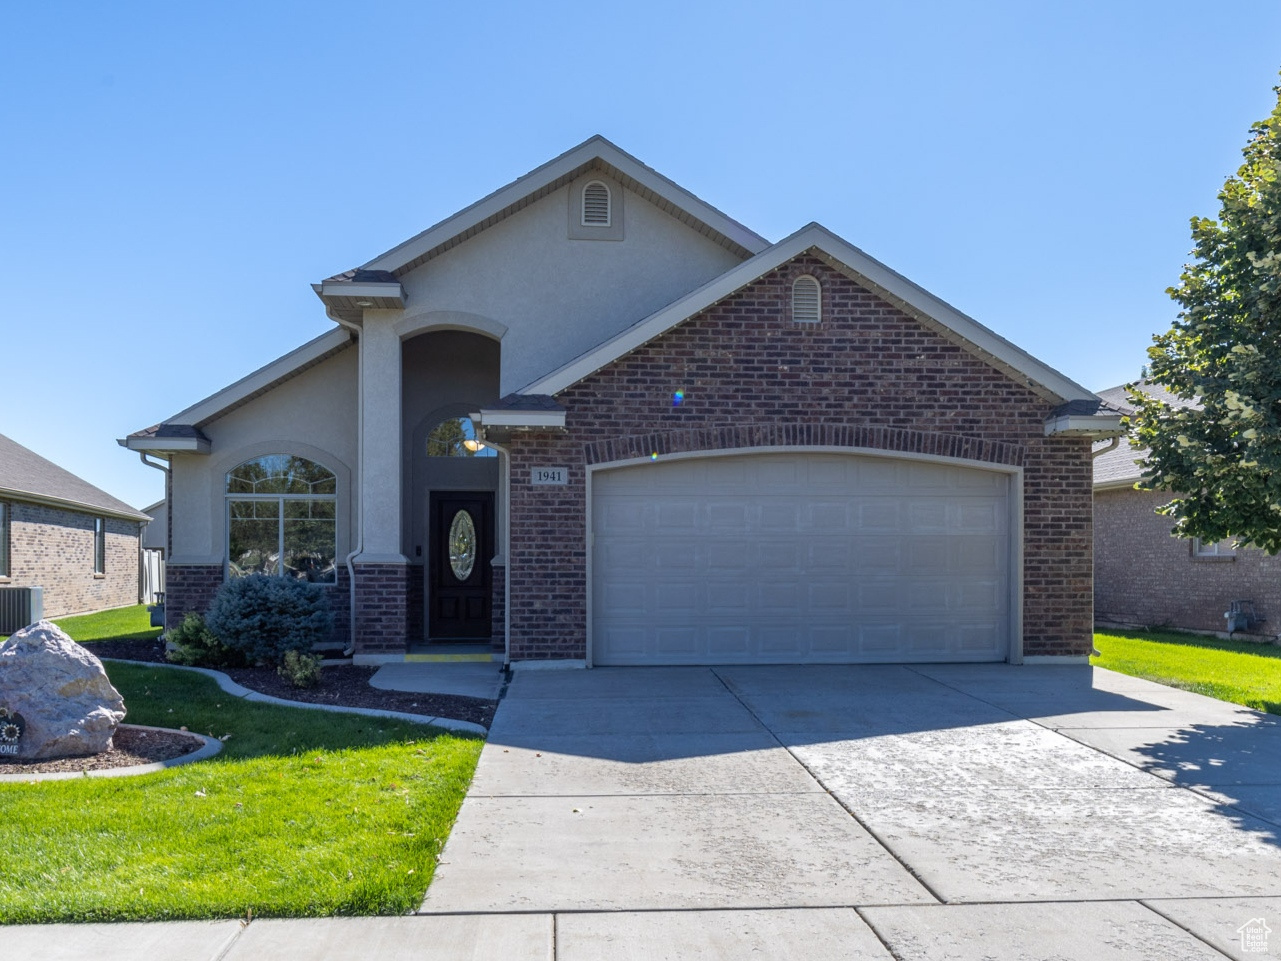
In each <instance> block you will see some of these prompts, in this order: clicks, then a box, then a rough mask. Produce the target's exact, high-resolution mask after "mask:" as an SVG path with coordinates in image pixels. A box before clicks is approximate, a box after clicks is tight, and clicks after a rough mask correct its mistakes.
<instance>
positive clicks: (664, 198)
mask: <svg viewBox="0 0 1281 961" xmlns="http://www.w3.org/2000/svg"><path fill="white" fill-rule="evenodd" d="M588 170H601V171H603V172H604V173H606V174H607V175H609V176H610V177H612V178H613V179H615V180H617V181H618V182H619V183H621V184H622V185H623V186H624V187H626V188H627V189H628V190H631V191H632V192H634V193H636V194H639V195H640V196H641V197H643V198H645V199H646V200H648V201H649V202H650V203H653V204H655V205H656V206H658V207H660V208H661V209H663V210H665V211H666V212H667V213H669V214H671V215H672V216H673V217H676V218H677V219H678V220H680V221H682V222H683V223H685V224H686V225H688V226H690V227H692V228H694V229H695V230H697V231H698V232H699V233H701V234H703V235H704V236H706V237H709V238H711V239H712V240H714V241H716V242H717V243H719V244H720V245H721V246H723V247H725V248H726V249H728V250H731V251H734V252H735V253H737V254H738V255H739V256H742V257H748V256H750V255H752V254H755V253H758V252H760V251H762V250H764V249H765V248H766V247H768V246H769V241H768V240H766V239H765V238H764V237H762V236H761V235H760V234H758V233H756V232H755V231H753V230H749V229H748V228H747V227H745V226H743V225H742V224H740V223H739V222H738V221H737V220H734V219H733V218H732V217H729V216H726V215H725V214H723V213H721V211H719V210H717V209H716V208H715V207H713V206H712V205H711V204H709V203H706V202H704V201H702V200H700V199H699V198H697V197H695V196H694V195H693V194H692V193H690V192H689V191H688V190H686V189H685V188H684V187H681V186H680V185H678V184H675V183H673V182H672V181H670V180H668V179H667V178H666V177H664V176H663V175H662V174H660V173H659V172H658V171H656V170H654V169H652V168H650V167H647V166H645V165H644V164H643V163H641V162H640V161H639V160H637V159H636V158H635V157H633V156H632V155H631V154H629V153H627V152H626V151H625V150H621V149H619V148H618V147H617V146H615V145H614V144H612V143H610V142H609V141H608V140H606V139H605V138H604V137H602V136H600V135H599V134H598V135H597V136H595V137H591V138H589V139H587V140H584V141H583V142H582V143H580V144H579V145H578V146H577V147H574V148H572V149H570V150H567V151H565V153H563V154H561V155H560V156H559V157H556V158H555V159H553V160H549V161H548V162H547V163H545V164H543V165H542V166H541V167H538V168H536V169H534V170H531V171H530V172H529V173H527V174H525V176H523V177H518V178H517V179H516V180H513V181H512V182H511V183H509V184H508V185H507V186H505V187H500V188H499V189H498V190H495V191H494V192H493V193H492V194H490V195H489V196H488V197H485V198H483V199H481V200H478V201H476V203H474V204H472V205H471V206H470V207H466V208H464V209H463V210H460V211H459V212H458V213H456V214H454V215H453V216H451V217H447V218H445V219H444V220H442V221H441V222H440V223H438V224H436V225H435V226H434V227H428V228H427V229H426V230H424V231H423V232H422V233H420V234H418V235H417V236H414V237H411V238H410V239H409V240H406V241H405V242H404V243H402V244H398V245H396V246H395V247H393V248H392V249H391V250H389V251H387V252H386V253H384V254H380V255H379V256H377V257H375V258H374V259H373V260H371V261H369V262H368V263H367V264H364V265H363V266H362V267H361V268H360V269H361V270H364V271H386V272H388V273H390V274H392V275H393V276H395V277H400V276H403V275H404V274H406V273H408V272H409V271H411V270H413V269H414V268H415V267H417V266H419V265H420V264H422V263H425V262H426V261H428V260H430V259H431V258H432V257H435V256H436V255H437V254H440V253H443V252H444V251H446V250H448V249H449V248H451V247H455V246H457V245H458V244H460V243H462V242H463V241H464V240H466V239H468V238H469V237H471V236H473V235H475V234H477V233H479V232H480V231H482V230H484V229H485V228H486V227H488V226H490V225H491V224H494V223H497V222H498V221H500V220H502V219H504V218H506V217H509V216H511V215H512V214H514V213H516V212H517V211H518V210H520V209H522V208H523V207H527V206H529V205H530V204H532V203H534V202H535V201H536V200H541V199H542V198H543V197H545V196H547V195H548V194H550V193H552V192H554V191H556V190H559V189H560V188H561V187H563V186H564V185H565V184H567V183H569V182H570V181H572V180H574V179H575V178H577V177H579V176H581V175H582V174H583V173H585V172H586V171H588ZM343 276H344V275H342V274H340V275H338V276H337V277H331V278H329V281H339V280H341V279H342V278H343ZM329 281H327V282H329Z"/></svg>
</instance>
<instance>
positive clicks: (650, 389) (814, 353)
mask: <svg viewBox="0 0 1281 961" xmlns="http://www.w3.org/2000/svg"><path fill="white" fill-rule="evenodd" d="M802 273H810V274H813V275H814V276H816V277H817V278H818V279H819V281H820V283H821V284H822V287H823V314H824V317H823V322H822V323H821V324H817V325H812V324H808V325H797V324H794V323H792V321H791V318H790V296H791V283H792V281H793V279H794V278H795V277H797V276H799V275H800V274H802ZM677 390H680V391H683V394H684V399H683V402H682V403H681V404H680V405H679V406H674V405H673V403H672V398H673V393H674V392H675V391H677ZM557 400H558V401H559V402H560V403H561V404H562V405H563V406H564V407H565V408H566V411H567V415H566V425H567V430H566V432H565V433H563V434H550V433H548V434H538V433H519V432H518V433H515V434H514V435H513V437H512V439H511V441H510V445H509V448H510V451H511V478H512V482H511V553H510V555H509V568H508V572H507V576H508V578H509V579H510V582H511V608H510V610H509V611H507V612H506V614H507V617H509V618H510V624H511V636H512V657H513V659H516V660H522V659H543V658H566V657H568V658H582V657H584V656H585V655H586V629H587V612H586V598H587V550H588V548H587V537H586V533H587V532H586V526H585V525H586V508H587V503H586V498H587V491H586V466H587V465H588V464H589V463H602V462H608V461H612V460H620V459H626V458H631V457H647V456H650V455H651V454H653V453H657V454H658V455H659V456H660V457H661V456H662V455H664V454H669V453H676V452H687V451H703V450H707V451H710V450H724V449H733V448H743V447H748V448H751V447H760V448H774V449H777V448H779V447H788V446H798V445H831V446H841V447H850V448H851V449H858V448H873V449H879V450H891V451H904V452H914V453H932V454H940V455H943V456H955V457H964V458H969V459H974V460H981V461H988V462H990V463H996V464H1003V465H1014V466H1022V468H1023V471H1024V475H1023V476H1024V485H1023V497H1024V501H1023V506H1024V531H1025V534H1024V544H1023V571H1024V600H1023V604H1024V609H1023V628H1024V631H1023V633H1024V637H1023V642H1024V643H1023V646H1024V653H1025V654H1027V655H1082V654H1086V653H1088V652H1089V651H1090V648H1091V641H1092V621H1093V617H1092V611H1091V596H1092V587H1091V566H1092V555H1091V538H1092V531H1091V517H1092V514H1091V495H1092V478H1091V464H1090V458H1089V441H1088V440H1086V439H1084V438H1069V437H1049V438H1047V437H1045V436H1044V428H1043V423H1044V419H1045V417H1046V415H1047V414H1048V413H1049V411H1050V408H1051V406H1052V405H1051V403H1050V402H1049V401H1046V400H1044V399H1043V398H1041V397H1039V396H1038V395H1036V394H1035V393H1034V392H1032V391H1031V390H1030V389H1028V388H1027V387H1024V386H1021V385H1020V384H1018V383H1016V382H1015V381H1014V380H1012V379H1011V378H1010V377H1008V376H1007V375H1005V374H1003V373H1002V372H1000V371H998V370H997V369H995V368H993V367H991V366H989V365H987V364H985V363H983V362H982V361H981V360H979V359H978V358H976V357H974V356H973V355H972V354H970V353H969V352H968V351H966V350H965V349H963V348H962V347H959V346H957V345H956V344H953V343H951V342H950V341H948V340H946V339H945V338H944V337H942V336H941V335H939V334H937V333H935V332H933V331H932V330H930V329H928V328H926V327H925V326H923V325H922V324H921V323H919V322H917V321H916V320H914V319H912V318H910V317H908V316H906V315H905V314H903V313H902V312H901V311H899V310H898V309H897V308H895V307H893V306H892V305H890V304H889V303H887V302H885V301H883V300H881V299H880V298H878V297H876V296H875V295H873V294H872V293H870V292H868V291H867V290H865V289H864V288H862V287H860V286H859V285H857V284H856V283H855V282H854V281H852V280H850V279H849V278H847V277H846V276H845V275H843V274H841V273H838V272H837V271H835V270H833V269H831V268H829V267H828V266H827V265H826V264H824V263H823V262H821V261H819V260H817V259H814V258H810V257H801V258H798V259H797V260H796V261H793V262H792V263H790V264H786V265H784V266H782V267H780V268H779V269H777V270H775V271H772V272H771V273H769V274H767V275H766V276H764V277H763V278H761V279H760V280H758V281H757V282H755V283H753V284H751V285H749V286H747V287H745V288H744V289H742V290H740V291H738V292H737V293H735V294H733V295H731V296H729V297H727V298H726V299H724V300H722V301H721V302H719V303H718V304H716V305H714V306H712V307H710V308H709V309H707V310H705V311H703V312H702V313H700V314H698V315H696V316H695V317H693V318H691V319H690V320H688V321H686V322H685V323H683V324H681V325H679V326H677V327H676V328H674V329H672V330H670V331H668V332H667V333H665V334H663V335H661V336H660V337H658V338H656V339H655V340H653V341H651V342H649V343H647V344H645V345H642V346H641V347H639V348H637V349H636V350H634V351H632V352H630V353H629V354H627V355H625V356H624V357H622V358H620V359H619V360H617V361H615V362H614V363H612V364H610V365H608V366H607V367H605V368H603V369H602V370H600V371H598V372H596V373H595V374H592V375H591V376H589V377H587V378H586V379H585V380H583V381H581V382H580V383H578V384H575V385H574V386H572V387H570V388H568V389H567V390H565V391H564V392H563V393H561V394H560V395H558V397H557ZM548 464H554V465H557V466H567V467H568V468H569V483H568V485H567V486H565V487H538V488H534V487H532V486H531V485H530V483H529V476H530V468H531V467H534V466H540V465H543V466H545V465H548Z"/></svg>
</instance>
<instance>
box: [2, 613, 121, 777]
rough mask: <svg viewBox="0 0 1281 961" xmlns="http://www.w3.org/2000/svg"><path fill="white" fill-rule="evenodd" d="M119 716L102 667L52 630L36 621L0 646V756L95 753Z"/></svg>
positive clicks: (105, 745) (105, 744) (117, 699)
mask: <svg viewBox="0 0 1281 961" xmlns="http://www.w3.org/2000/svg"><path fill="white" fill-rule="evenodd" d="M124 716H125V702H124V699H123V698H121V696H120V692H119V691H117V690H116V689H115V688H114V687H112V686H111V682H110V681H109V680H107V672H106V671H104V670H103V669H102V662H101V661H99V660H98V659H97V658H96V657H94V656H93V655H92V654H90V653H89V652H88V651H87V650H85V649H84V648H83V647H81V646H80V645H79V644H77V643H76V642H75V641H73V640H72V639H71V638H69V637H68V636H67V635H66V634H64V633H63V632H62V631H60V630H59V629H58V627H57V626H56V625H54V624H52V623H50V622H49V621H40V622H38V623H36V624H32V625H31V626H30V627H24V628H23V629H22V630H20V631H18V632H17V633H16V634H14V635H13V636H11V637H10V638H9V640H7V641H5V642H4V643H3V644H0V757H5V758H13V759H21V760H24V761H41V760H47V759H49V758H56V757H81V756H84V755H88V754H101V753H102V752H103V751H109V750H110V749H111V738H112V737H113V736H114V735H115V733H116V726H117V725H118V724H119V723H120V722H121V720H123V719H124Z"/></svg>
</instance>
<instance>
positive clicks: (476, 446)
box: [463, 437, 485, 454]
mask: <svg viewBox="0 0 1281 961" xmlns="http://www.w3.org/2000/svg"><path fill="white" fill-rule="evenodd" d="M463 446H464V447H466V448H467V449H468V450H469V451H471V452H472V453H473V454H474V453H476V451H478V450H480V449H481V448H482V447H484V446H485V445H484V444H482V443H481V442H480V441H478V440H473V439H472V438H470V437H468V438H467V439H466V440H465V441H463Z"/></svg>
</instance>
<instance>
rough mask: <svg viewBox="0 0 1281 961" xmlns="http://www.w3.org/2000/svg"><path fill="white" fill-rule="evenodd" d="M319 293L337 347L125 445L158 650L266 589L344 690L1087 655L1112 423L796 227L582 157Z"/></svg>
mask: <svg viewBox="0 0 1281 961" xmlns="http://www.w3.org/2000/svg"><path fill="white" fill-rule="evenodd" d="M313 289H314V290H315V292H316V295H317V296H318V297H319V298H320V300H321V301H322V302H323V304H324V306H325V312H326V314H327V316H328V317H329V319H330V321H332V323H333V325H334V326H333V329H332V330H330V331H329V332H327V333H325V334H323V335H321V336H319V337H317V338H316V339H315V340H312V341H311V342H309V343H307V344H304V345H303V346H301V347H299V348H298V349H297V350H295V351H293V352H292V353H290V354H287V355H285V356H284V357H281V358H280V359H278V360H275V361H272V362H271V363H269V364H268V365H267V366H265V367H263V368H261V369H260V370H258V371H256V372H254V373H252V374H250V375H249V376H248V377H246V378H244V379H243V380H241V381H239V382H237V383H235V384H233V385H231V386H230V387H228V388H226V389H225V390H222V391H220V392H219V393H217V394H215V395H213V396H212V397H209V398H206V399H204V400H202V401H200V402H198V403H196V404H194V405H192V406H190V407H188V408H186V409H185V410H183V411H180V412H179V413H177V414H175V415H174V416H172V417H170V418H169V419H167V420H166V421H165V422H163V423H161V424H157V425H155V426H154V427H150V428H147V429H146V430H141V431H138V432H136V433H133V434H131V435H129V436H128V437H127V438H125V439H124V440H122V441H121V443H122V444H124V445H125V446H126V447H128V448H130V449H132V450H135V451H140V452H142V453H143V455H144V456H146V457H152V458H161V459H163V460H164V461H167V465H162V466H167V468H168V470H169V471H170V475H169V485H168V488H169V495H168V501H169V513H168V518H169V537H170V544H171V552H170V554H169V557H168V579H167V592H166V596H167V603H168V606H169V613H170V623H176V622H175V621H174V620H173V618H174V617H176V616H180V614H181V612H182V611H185V610H202V609H204V608H205V607H206V605H207V604H208V603H209V600H210V598H211V596H212V594H213V592H214V591H215V590H216V589H217V588H218V586H219V585H220V584H222V583H223V581H224V580H225V579H226V578H229V577H235V576H239V575H241V574H244V573H247V572H253V571H260V572H265V573H268V574H272V575H280V576H295V577H305V578H306V579H308V580H311V581H313V582H316V583H319V584H323V585H326V589H327V590H329V591H330V592H331V593H332V597H333V603H334V609H335V613H336V614H337V615H338V625H339V626H338V630H339V632H340V635H341V638H342V639H343V640H344V642H345V643H347V644H349V645H350V647H351V648H352V649H353V650H354V653H355V657H356V659H357V661H358V662H364V663H376V662H381V661H387V660H398V659H403V658H404V657H405V656H406V653H407V651H410V650H411V648H412V649H414V650H415V651H416V650H418V648H419V647H420V646H421V645H423V644H424V643H426V644H428V645H431V646H435V645H442V644H449V643H453V642H455V641H458V640H472V641H473V642H475V641H477V640H480V641H482V642H484V641H490V640H491V639H492V643H493V644H494V646H495V647H496V648H497V649H499V650H501V651H502V652H503V654H504V656H505V657H506V658H508V659H510V660H511V661H513V662H518V663H520V662H534V661H543V662H548V661H558V662H560V663H561V664H562V665H577V666H591V665H597V664H602V665H603V664H706V663H740V664H741V663H800V662H828V663H841V662H871V661H878V662H903V661H1005V660H1008V661H1012V662H1020V661H1022V660H1025V659H1028V658H1069V659H1081V658H1084V657H1085V656H1086V655H1088V653H1089V651H1090V647H1091V631H1092V624H1093V612H1092V609H1091V604H1090V599H1091V597H1092V588H1091V570H1092V556H1093V555H1092V550H1093V546H1092V532H1091V524H1092V512H1091V474H1090V470H1091V461H1090V445H1091V442H1092V441H1093V440H1094V439H1095V438H1098V437H1101V436H1108V435H1110V434H1112V433H1115V432H1116V431H1118V430H1119V418H1118V417H1117V416H1116V415H1115V413H1114V412H1108V411H1101V410H1100V401H1099V399H1098V398H1097V397H1096V396H1095V395H1094V394H1092V393H1091V392H1090V391H1089V390H1087V389H1085V388H1084V387H1081V386H1080V385H1079V384H1076V383H1074V382H1073V381H1072V380H1070V379H1069V378H1067V377H1065V376H1064V375H1063V374H1061V373H1059V372H1057V371H1056V370H1054V369H1053V368H1051V367H1049V366H1048V365H1046V364H1045V363H1043V362H1041V361H1039V360H1037V359H1035V358H1034V357H1032V356H1030V355H1029V354H1027V353H1026V352H1024V351H1023V350H1021V349H1019V348H1018V347H1016V346H1015V345H1014V344H1012V343H1010V342H1009V341H1007V340H1004V339H1003V338H1001V337H999V336H997V335H996V334H994V333H993V332H992V331H990V330H988V329H987V328H985V327H983V326H982V325H980V324H979V323H977V322H976V321H975V320H973V319H971V318H970V317H967V316H965V315H964V314H962V313H960V312H959V311H957V310H956V309H955V308H953V307H951V306H949V305H948V304H946V303H944V302H943V301H942V300H940V299H938V298H937V297H935V296H934V295H932V294H930V293H929V292H927V291H925V290H923V289H922V288H920V287H918V286H916V285H915V284H913V283H912V282H911V281H909V280H907V279H906V278H905V277H902V276H900V275H899V274H896V273H895V272H894V271H892V270H891V269H889V268H888V267H886V266H885V265H884V264H881V263H879V262H878V261H876V260H874V259H872V258H871V257H869V256H868V255H867V254H866V253H864V252H863V251H861V250H859V249H858V248H856V247H854V246H852V245H851V244H849V243H848V242H846V241H845V240H843V239H841V238H840V237H838V236H836V235H835V234H833V233H831V232H830V231H828V230H826V229H825V228H823V227H822V226H820V225H818V224H809V225H808V226H804V227H802V228H801V229H799V230H798V231H796V232H795V233H793V234H792V235H791V236H788V237H786V238H784V239H783V240H781V241H779V242H777V243H771V242H769V241H768V240H766V239H765V238H763V237H761V236H760V235H759V234H757V233H755V232H754V231H752V230H750V229H748V228H747V227H745V226H743V225H742V224H740V223H738V222H737V221H735V220H733V219H731V218H730V217H728V216H726V215H725V214H723V213H721V212H720V211H719V210H717V209H716V208H714V207H712V206H710V205H709V204H707V203H706V202H704V201H703V200H700V199H699V198H698V197H695V196H694V195H693V194H691V193H689V192H688V191H686V190H684V189H683V188H681V187H680V186H678V185H677V184H675V183H673V182H672V181H670V180H668V179H666V178H665V177H663V176H661V175H660V174H658V173H656V172H655V171H653V170H651V169H650V168H648V167H646V166H645V165H644V164H642V163H640V162H639V161H638V160H637V159H636V158H634V157H632V156H630V155H629V154H627V153H625V152H623V151H622V150H620V149H619V148H618V147H616V146H614V145H613V144H611V143H610V142H608V141H607V140H605V139H603V138H601V137H593V138H592V139H590V140H588V141H586V142H585V143H583V144H581V145H579V146H577V147H575V148H573V149H572V150H570V151H568V152H567V153H565V154H562V155H561V156H559V157H557V158H555V159H554V160H551V161H549V162H548V163H546V164H544V165H543V166H541V167H539V168H538V169H536V170H534V171H532V172H530V173H528V174H526V175H525V176H523V177H521V178H519V179H517V180H515V181H513V182H512V183H510V184H509V185H507V186H506V187H503V188H501V189H500V190H498V191H496V192H495V193H493V194H490V195H489V196H488V197H485V198H484V199H482V200H479V201H477V202H476V203H475V204H473V205H472V206H470V207H467V208H466V209H465V210H462V211H460V212H458V213H457V214H455V215H453V216H451V217H449V218H448V219H446V220H444V221H442V222H440V223H438V224H437V225H436V226H434V227H431V228H429V229H427V230H425V231H424V232H422V233H421V234H418V235H417V236H415V237H412V238H410V239H409V240H406V241H405V242H403V243H401V244H399V245H398V246H396V247H393V248H392V249H391V250H389V251H387V252H386V253H384V254H380V255H379V256H377V257H375V258H373V259H372V260H370V261H369V262H367V263H366V264H364V265H363V266H361V267H360V268H358V269H355V270H349V271H347V272H345V273H341V274H337V275H335V276H332V277H329V278H328V279H326V280H324V281H322V282H320V283H317V284H314V285H313ZM153 462H154V461H153Z"/></svg>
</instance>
